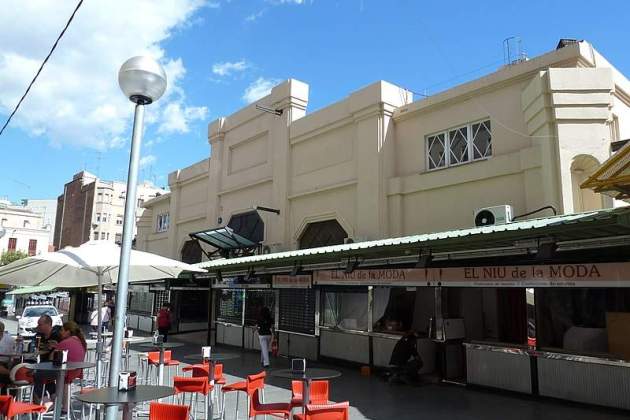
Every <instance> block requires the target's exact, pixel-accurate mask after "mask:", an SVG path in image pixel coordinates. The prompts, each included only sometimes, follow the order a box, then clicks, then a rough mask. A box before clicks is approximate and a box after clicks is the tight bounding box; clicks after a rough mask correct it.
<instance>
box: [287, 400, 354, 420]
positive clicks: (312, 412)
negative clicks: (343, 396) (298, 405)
mask: <svg viewBox="0 0 630 420" xmlns="http://www.w3.org/2000/svg"><path fill="white" fill-rule="evenodd" d="M349 408H350V403H349V402H348V401H344V402H341V403H336V404H307V405H306V414H294V415H293V420H348V410H349Z"/></svg>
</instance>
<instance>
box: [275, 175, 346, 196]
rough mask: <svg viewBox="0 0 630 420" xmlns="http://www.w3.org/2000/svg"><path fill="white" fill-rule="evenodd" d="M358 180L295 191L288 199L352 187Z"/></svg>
mask: <svg viewBox="0 0 630 420" xmlns="http://www.w3.org/2000/svg"><path fill="white" fill-rule="evenodd" d="M357 182H358V181H357V180H356V179H353V180H350V181H344V182H340V183H338V184H333V185H326V186H325V187H320V188H316V189H314V190H309V191H302V192H299V193H295V194H291V195H289V196H288V197H287V199H288V200H295V199H297V198H301V197H305V196H308V195H312V194H319V193H323V192H327V191H331V190H338V189H341V188H347V187H350V186H352V185H356V184H357Z"/></svg>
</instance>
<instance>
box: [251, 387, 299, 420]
mask: <svg viewBox="0 0 630 420" xmlns="http://www.w3.org/2000/svg"><path fill="white" fill-rule="evenodd" d="M259 395H260V389H255V390H254V393H253V394H252V399H251V404H250V406H249V417H248V418H250V419H251V418H252V417H253V418H255V417H256V416H263V415H267V414H269V415H272V416H278V417H279V416H282V418H283V419H288V418H290V416H291V404H289V403H261V402H260V396H259Z"/></svg>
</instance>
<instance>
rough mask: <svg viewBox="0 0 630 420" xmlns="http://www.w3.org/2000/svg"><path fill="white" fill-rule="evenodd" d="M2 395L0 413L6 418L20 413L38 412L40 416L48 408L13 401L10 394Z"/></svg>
mask: <svg viewBox="0 0 630 420" xmlns="http://www.w3.org/2000/svg"><path fill="white" fill-rule="evenodd" d="M3 397H4V398H3V400H1V402H0V413H2V415H3V416H5V417H6V418H8V419H12V418H17V416H19V415H22V414H40V417H41V414H43V413H45V412H46V411H47V410H48V409H47V408H46V407H44V406H43V405H39V404H31V403H25V402H19V401H15V399H14V398H13V397H11V396H6V395H5V396H3ZM7 397H8V398H7Z"/></svg>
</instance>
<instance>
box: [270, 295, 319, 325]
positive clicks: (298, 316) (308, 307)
mask: <svg viewBox="0 0 630 420" xmlns="http://www.w3.org/2000/svg"><path fill="white" fill-rule="evenodd" d="M279 295H280V296H279V303H278V304H279V306H280V308H279V309H280V319H279V320H278V328H279V329H280V330H282V331H291V332H297V333H302V334H311V335H312V334H315V290H313V289H280V292H279Z"/></svg>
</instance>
